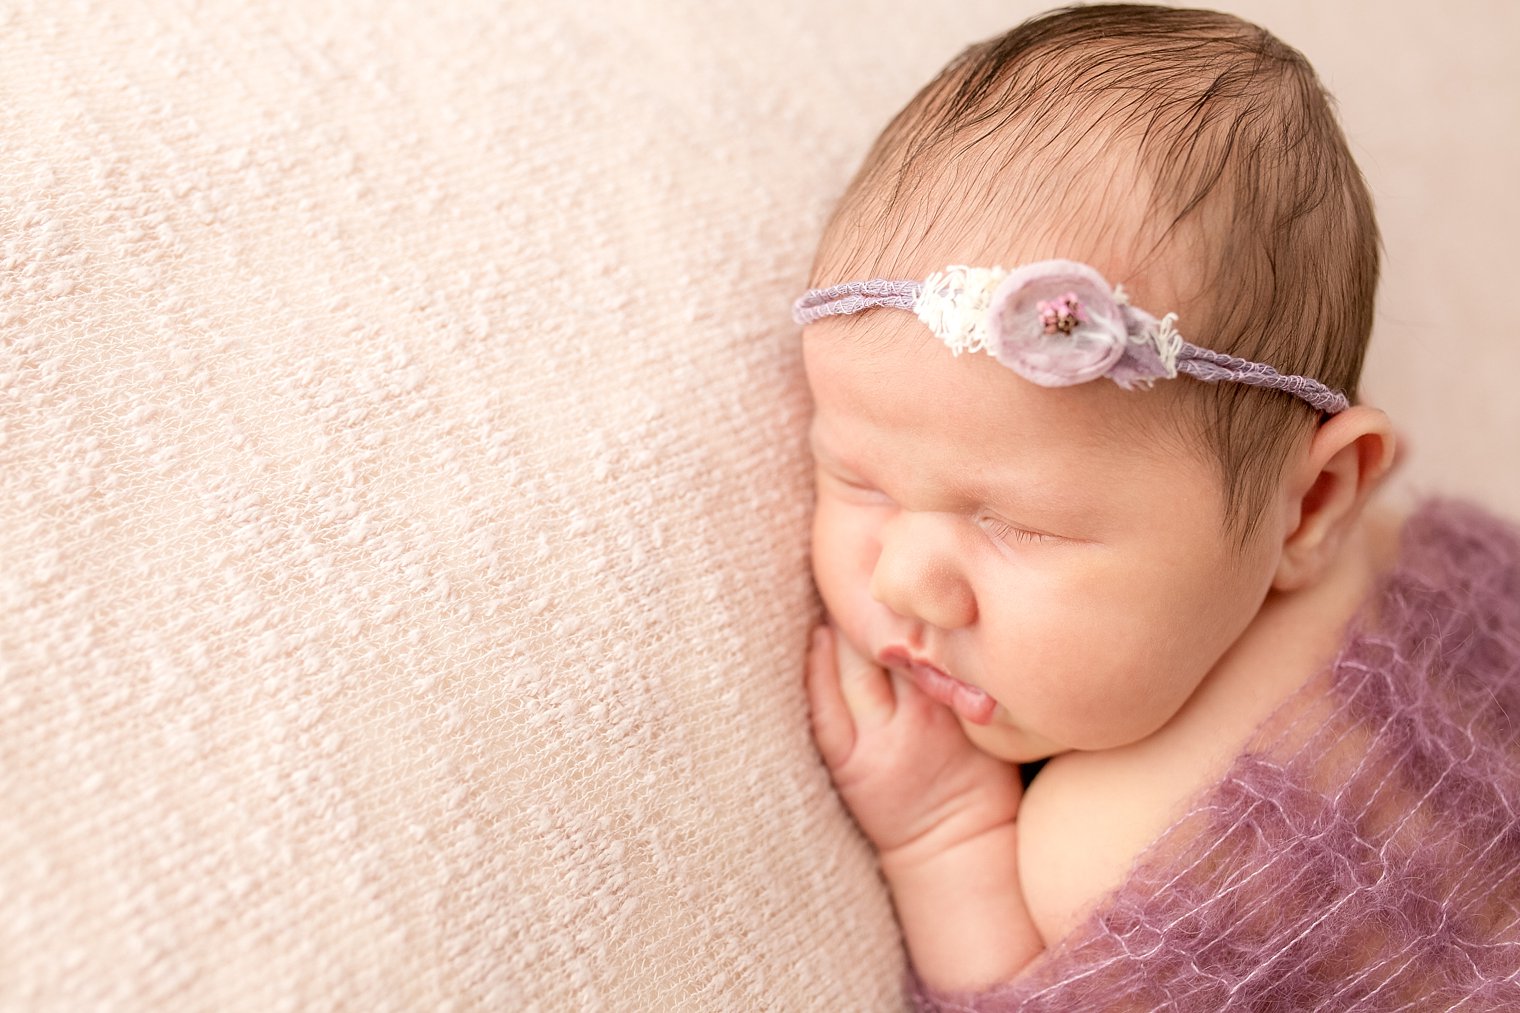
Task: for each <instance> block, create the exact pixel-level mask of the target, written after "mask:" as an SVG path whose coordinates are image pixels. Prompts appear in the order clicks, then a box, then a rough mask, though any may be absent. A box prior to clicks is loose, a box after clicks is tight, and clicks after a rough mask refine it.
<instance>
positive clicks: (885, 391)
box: [795, 5, 1399, 991]
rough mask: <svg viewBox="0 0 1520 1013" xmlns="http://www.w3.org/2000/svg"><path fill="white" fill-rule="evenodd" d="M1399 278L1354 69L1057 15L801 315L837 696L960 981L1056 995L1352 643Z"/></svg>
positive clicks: (920, 955)
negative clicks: (1042, 970)
mask: <svg viewBox="0 0 1520 1013" xmlns="http://www.w3.org/2000/svg"><path fill="white" fill-rule="evenodd" d="M1377 273H1378V235H1377V229H1376V224H1375V221H1374V218H1373V211H1372V202H1371V199H1370V197H1369V194H1368V191H1367V187H1366V185H1365V183H1364V182H1363V179H1362V177H1361V174H1360V173H1359V171H1358V169H1357V167H1356V165H1355V163H1354V161H1353V159H1352V157H1351V154H1350V152H1349V151H1348V149H1347V145H1346V141H1345V139H1344V137H1343V136H1342V133H1341V130H1340V128H1339V127H1338V125H1337V123H1336V120H1335V117H1334V114H1333V112H1332V110H1331V106H1330V102H1329V99H1328V98H1327V96H1326V94H1325V93H1324V91H1323V89H1322V87H1321V85H1320V83H1319V81H1318V80H1317V78H1316V77H1315V75H1314V73H1313V71H1312V69H1311V68H1310V66H1309V65H1308V63H1307V62H1306V61H1305V60H1304V58H1303V57H1302V56H1301V55H1300V54H1299V53H1297V52H1296V51H1295V50H1293V49H1291V48H1289V47H1287V46H1286V45H1284V44H1283V43H1281V42H1279V41H1278V40H1277V39H1275V38H1274V37H1272V36H1271V35H1269V34H1268V33H1266V32H1265V31H1263V30H1262V29H1260V28H1257V27H1255V26H1253V25H1250V24H1247V23H1245V22H1242V21H1240V20H1238V19H1236V18H1234V17H1231V16H1227V15H1223V14H1217V13H1213V12H1208V11H1196V10H1170V9H1164V8H1152V7H1138V6H1130V5H1125V6H1114V7H1107V6H1093V7H1081V8H1071V9H1066V10H1062V11H1057V12H1054V13H1052V14H1049V15H1046V16H1042V17H1039V18H1036V19H1034V20H1031V21H1029V22H1027V23H1025V24H1023V25H1021V26H1019V27H1017V28H1016V29H1014V30H1013V31H1011V32H1009V33H1007V34H1006V35H1004V36H1001V37H999V38H996V39H993V40H990V41H988V42H985V43H982V44H980V45H977V46H973V47H972V48H970V49H969V50H967V51H966V52H965V53H963V54H962V55H961V56H960V57H958V58H957V59H956V60H954V61H953V62H952V63H951V64H950V65H949V66H948V67H947V68H946V69H945V70H944V71H943V72H942V73H941V74H940V75H939V76H938V77H937V78H936V79H935V80H934V81H932V82H931V83H930V84H929V85H928V86H927V87H926V88H924V89H923V91H921V92H920V93H919V94H918V96H917V97H915V98H914V99H913V100H912V102H911V103H909V105H908V106H907V107H906V108H905V109H904V110H903V111H902V112H901V113H900V114H899V115H898V116H897V117H896V118H895V119H894V120H893V121H892V123H891V124H890V125H889V126H888V127H887V129H886V131H885V132H884V133H883V134H882V135H881V137H880V138H879V139H878V140H877V142H876V144H875V146H874V147H873V148H872V150H871V152H870V153H869V155H868V156H867V158H866V160H865V163H864V165H863V167H862V168H861V169H860V171H859V173H858V174H857V176H856V177H855V179H854V181H853V182H852V183H851V185H850V187H849V189H848V191H847V192H846V194H845V195H844V197H843V199H842V201H841V202H840V204H839V206H838V209H837V210H836V212H835V213H834V215H833V217H832V218H831V220H830V221H829V223H828V226H827V228H826V230H825V232H824V235H823V238H822V241H821V243H820V246H819V250H818V253H817V258H816V261H815V263H814V266H813V269H812V273H811V276H810V283H809V284H810V287H811V288H812V291H810V292H808V293H807V294H806V295H805V296H804V297H803V298H801V299H800V300H798V302H797V305H796V309H795V314H796V317H797V319H798V321H799V322H801V323H803V324H804V325H805V326H804V331H803V348H804V357H805V362H806V369H807V376H808V382H809V385H810V387H811V390H812V394H813V398H814V403H815V406H816V414H815V416H814V419H813V423H812V429H811V440H812V448H813V453H814V457H815V459H816V465H817V478H816V481H817V512H816V515H815V520H814V526H813V566H814V574H815V577H816V580H817V584H818V588H819V591H820V592H821V594H822V598H823V601H824V604H825V607H826V609H827V614H828V624H827V626H826V627H825V628H823V629H821V630H819V631H818V633H817V634H816V635H815V638H814V642H813V648H812V651H811V653H810V656H809V660H808V676H807V684H808V694H809V700H810V703H811V707H812V713H813V722H814V734H815V738H816V740H817V744H818V747H819V751H820V753H821V755H822V757H823V759H824V761H825V762H826V763H827V765H828V767H829V770H830V772H831V773H832V775H833V778H834V781H835V784H836V786H837V788H838V790H839V793H840V795H841V797H842V798H843V799H844V801H845V803H846V804H847V805H848V807H849V809H850V811H851V812H852V813H853V815H854V817H855V819H856V820H857V822H858V823H859V825H860V828H861V830H862V831H863V832H864V833H865V835H866V836H867V837H868V838H869V840H870V841H871V843H872V844H873V845H874V846H875V848H876V850H877V852H878V855H879V858H880V863H881V869H882V872H883V875H884V877H885V879H886V881H887V883H888V885H889V887H890V890H891V894H892V899H893V902H894V904H895V907H896V910H897V914H898V918H899V921H900V923H901V927H902V931H903V936H904V939H905V940H906V943H907V947H908V953H909V956H910V958H911V961H912V964H913V967H914V969H915V971H916V972H917V974H918V976H919V978H920V979H921V981H922V982H923V983H924V985H926V986H927V987H928V988H930V989H934V990H947V991H955V990H971V989H977V988H983V987H986V986H989V985H992V984H994V983H997V982H1004V981H1008V980H1010V979H1013V978H1016V977H1017V976H1019V975H1020V974H1021V973H1022V972H1025V971H1026V970H1027V969H1028V968H1029V967H1030V965H1031V964H1032V963H1033V962H1035V961H1037V960H1038V959H1039V958H1040V956H1041V954H1042V952H1043V951H1045V950H1046V948H1047V947H1049V946H1051V945H1052V944H1053V943H1055V942H1056V941H1057V940H1059V939H1060V938H1061V937H1062V936H1064V935H1065V934H1067V933H1068V932H1069V931H1070V930H1071V929H1072V928H1073V927H1074V926H1075V925H1076V924H1077V923H1078V922H1079V921H1080V920H1081V919H1082V918H1083V917H1084V915H1086V914H1087V913H1088V912H1090V911H1091V910H1092V908H1093V906H1094V905H1095V904H1096V903H1097V902H1098V901H1099V900H1101V899H1102V898H1103V896H1104V895H1105V894H1106V893H1108V892H1109V891H1110V890H1112V889H1113V888H1114V887H1115V886H1117V885H1118V884H1119V883H1120V882H1121V880H1122V879H1123V877H1124V876H1125V873H1126V871H1127V870H1128V869H1129V867H1130V865H1131V863H1132V862H1133V861H1134V859H1135V857H1136V855H1137V854H1138V853H1139V852H1140V851H1141V850H1142V849H1143V848H1144V847H1145V846H1146V845H1147V844H1148V843H1150V842H1151V841H1152V840H1154V839H1155V838H1156V837H1157V835H1158V834H1160V833H1161V832H1162V831H1163V830H1165V829H1166V828H1167V827H1168V826H1169V825H1170V824H1171V823H1172V822H1173V820H1175V819H1176V817H1177V815H1178V812H1179V809H1180V807H1181V806H1182V805H1183V803H1184V802H1186V800H1187V799H1188V798H1189V797H1191V796H1192V795H1194V794H1196V793H1197V792H1198V791H1199V790H1200V789H1202V788H1203V787H1205V786H1206V785H1208V784H1209V783H1211V782H1212V781H1213V780H1215V779H1216V778H1218V777H1219V776H1220V774H1221V772H1222V771H1223V769H1224V767H1225V766H1226V765H1227V764H1228V763H1229V762H1230V761H1231V760H1232V759H1234V758H1235V757H1236V755H1237V754H1238V753H1240V751H1241V749H1242V746H1243V745H1244V743H1245V742H1246V741H1247V739H1248V737H1249V736H1250V734H1251V732H1252V731H1253V729H1255V728H1256V727H1257V726H1258V725H1259V724H1260V723H1261V722H1262V721H1263V719H1264V718H1266V717H1267V716H1268V715H1269V714H1270V713H1271V712H1272V711H1273V709H1274V708H1275V707H1276V706H1277V705H1278V704H1279V703H1280V702H1281V701H1283V700H1284V699H1285V698H1286V697H1287V696H1289V695H1290V694H1292V693H1293V692H1295V691H1296V690H1297V689H1299V688H1300V687H1301V686H1302V685H1304V684H1305V682H1306V681H1307V680H1308V679H1309V678H1310V676H1312V675H1313V674H1314V673H1315V672H1316V671H1317V670H1319V669H1320V668H1322V667H1323V666H1325V665H1326V663H1327V662H1328V661H1329V659H1330V657H1331V656H1332V655H1333V653H1334V652H1335V650H1336V647H1337V645H1338V644H1339V643H1340V641H1341V638H1342V636H1343V632H1344V631H1345V629H1346V627H1347V624H1348V623H1349V622H1350V621H1351V619H1352V617H1353V616H1354V615H1355V614H1356V612H1357V610H1358V608H1359V606H1360V605H1361V604H1362V603H1363V602H1364V600H1366V599H1367V597H1368V595H1369V593H1370V592H1371V589H1372V588H1373V586H1374V583H1375V581H1376V579H1377V577H1378V575H1379V573H1380V572H1381V571H1382V570H1383V569H1384V568H1385V567H1386V566H1387V565H1388V564H1389V562H1390V561H1391V558H1392V553H1393V551H1394V549H1395V548H1396V544H1397V535H1398V527H1399V521H1398V519H1396V518H1393V517H1391V516H1385V515H1384V514H1383V512H1382V511H1377V510H1373V509H1372V508H1371V507H1370V506H1369V501H1370V500H1371V499H1372V497H1373V494H1374V493H1375V491H1376V490H1377V489H1378V487H1379V485H1380V483H1382V481H1383V480H1384V478H1385V476H1386V475H1387V473H1388V470H1389V468H1390V465H1391V464H1392V462H1393V459H1394V453H1395V450H1394V438H1393V435H1392V431H1391V428H1390V423H1389V420H1388V418H1387V416H1386V415H1385V414H1384V413H1383V412H1381V411H1379V410H1378V409H1376V408H1373V407H1370V406H1367V405H1365V404H1361V403H1358V401H1357V390H1356V388H1357V381H1358V377H1359V374H1360V371H1361V367H1362V360H1363V353H1364V351H1365V348H1366V345H1367V340H1368V335H1369V332H1370V330H1371V327H1372V317H1373V300H1374V292H1375V289H1376V283H1377ZM1047 758H1048V762H1047V763H1046V764H1045V765H1044V766H1043V768H1042V769H1040V770H1039V772H1038V774H1037V776H1035V777H1034V778H1033V780H1032V782H1031V783H1030V784H1029V786H1028V788H1027V790H1026V789H1025V787H1024V784H1023V782H1022V781H1021V777H1020V768H1019V765H1020V764H1027V763H1030V762H1031V761H1039V760H1045V759H1047Z"/></svg>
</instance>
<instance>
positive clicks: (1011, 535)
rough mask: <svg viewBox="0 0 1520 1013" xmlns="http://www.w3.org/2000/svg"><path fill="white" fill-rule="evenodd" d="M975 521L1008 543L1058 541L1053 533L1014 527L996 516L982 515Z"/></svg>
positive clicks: (992, 534) (998, 538)
mask: <svg viewBox="0 0 1520 1013" xmlns="http://www.w3.org/2000/svg"><path fill="white" fill-rule="evenodd" d="M977 522H978V523H979V524H981V526H982V528H983V530H985V531H986V532H987V533H988V534H989V535H991V536H992V537H993V538H995V539H997V540H998V541H1000V542H1004V543H1009V544H1017V543H1024V544H1039V543H1048V542H1058V541H1060V539H1059V538H1057V537H1056V536H1055V535H1047V534H1045V533H1044V532H1040V531H1030V530H1029V529H1028V528H1020V527H1016V526H1014V525H1012V524H1009V523H1008V522H1007V521H1005V520H1002V519H1001V518H998V517H992V516H988V515H983V516H981V517H980V518H978V520H977Z"/></svg>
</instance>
